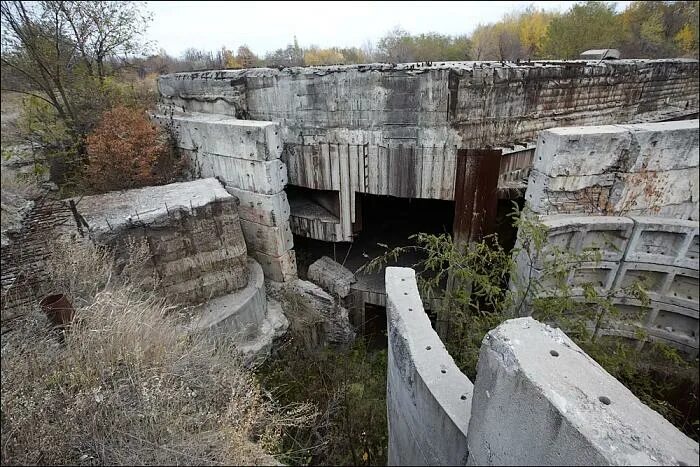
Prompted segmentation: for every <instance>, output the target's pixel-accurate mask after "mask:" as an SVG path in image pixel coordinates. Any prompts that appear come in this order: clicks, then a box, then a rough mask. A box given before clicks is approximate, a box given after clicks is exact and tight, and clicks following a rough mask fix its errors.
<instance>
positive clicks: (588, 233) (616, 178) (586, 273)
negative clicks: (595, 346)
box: [517, 120, 700, 356]
mask: <svg viewBox="0 0 700 467" xmlns="http://www.w3.org/2000/svg"><path fill="white" fill-rule="evenodd" d="M699 129H700V128H699V122H698V120H687V121H679V122H666V123H647V124H637V125H605V126H591V127H567V128H554V129H551V130H546V131H543V132H541V133H540V135H539V137H538V144H537V149H536V151H535V158H534V166H533V169H532V172H531V175H530V179H529V182H528V188H527V192H526V194H525V198H526V200H527V202H528V205H529V207H530V208H531V209H532V211H533V212H534V213H535V214H536V215H538V216H539V219H540V220H541V221H542V222H543V223H544V225H545V226H546V228H547V229H548V241H547V246H548V247H551V246H554V245H556V246H558V247H560V248H563V249H565V250H569V251H571V252H573V253H580V252H581V251H583V250H584V249H589V248H595V249H598V250H599V251H600V252H601V253H602V258H601V261H600V262H598V263H595V264H594V263H590V264H583V265H580V266H579V267H576V268H573V267H572V270H571V272H570V274H569V277H568V283H569V284H570V285H572V286H573V287H574V293H575V294H578V295H579V296H583V290H582V286H583V285H585V284H593V285H595V286H596V288H597V289H598V291H599V293H601V294H608V293H609V292H610V291H611V290H619V289H622V288H625V287H627V286H629V285H631V284H633V283H634V282H635V281H637V280H640V279H644V280H645V288H646V289H647V290H648V295H649V298H650V300H651V303H650V305H649V306H643V305H642V303H641V302H640V301H639V300H636V299H635V298H633V297H631V296H626V295H625V294H624V293H619V292H618V293H616V295H615V296H614V298H613V301H614V302H615V303H616V305H617V309H618V310H619V311H620V312H621V314H620V319H619V320H614V321H612V322H610V323H608V324H607V325H606V326H604V328H603V329H602V332H603V333H604V334H612V335H619V336H623V337H626V338H629V339H637V333H636V332H635V331H637V330H639V329H643V330H645V331H646V332H647V333H648V335H649V337H650V338H651V339H652V340H662V341H664V342H666V343H668V344H671V345H673V346H675V347H677V348H679V349H681V350H683V351H685V352H686V353H688V354H690V355H691V356H694V355H697V353H698V334H699V329H698V322H699V320H698V310H699V309H700V303H699V297H698V286H699V285H700V284H699V281H698V269H699V268H700V263H699V262H698V257H699V256H700V252H699V251H698V249H699V247H698V222H697V221H698V206H699V205H700V181H699V178H698V177H699V174H700V172H699V170H700V169H699V164H700V137H699V136H698V135H699V131H698V130H699ZM543 254H544V255H545V256H546V255H547V249H545V251H544V252H543ZM525 256H526V255H521V257H520V258H518V259H517V261H518V269H519V273H518V276H519V277H520V278H523V277H525V276H526V274H527V271H529V268H530V265H529V263H528V260H527V258H526V257H525ZM543 259H544V258H540V259H539V260H538V261H537V263H536V264H534V265H533V266H534V268H535V274H538V275H541V270H542V268H543ZM520 280H522V279H520ZM546 285H547V284H545V289H546V288H547V287H546ZM551 289H552V290H554V285H553V284H552V287H551ZM545 293H546V292H545ZM524 311H525V312H526V313H527V312H529V310H524Z"/></svg>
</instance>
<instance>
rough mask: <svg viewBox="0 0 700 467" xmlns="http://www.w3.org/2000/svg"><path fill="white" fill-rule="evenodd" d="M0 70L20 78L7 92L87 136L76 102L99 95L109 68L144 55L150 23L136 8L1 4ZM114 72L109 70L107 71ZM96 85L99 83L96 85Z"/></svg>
mask: <svg viewBox="0 0 700 467" xmlns="http://www.w3.org/2000/svg"><path fill="white" fill-rule="evenodd" d="M0 12H1V17H2V57H1V59H2V65H3V67H8V68H11V69H12V70H14V71H15V72H17V73H18V74H19V75H21V76H22V77H23V78H24V81H25V84H24V85H23V86H17V87H14V86H7V85H6V84H7V83H5V82H3V89H4V90H11V91H16V92H22V93H25V94H30V95H33V96H34V97H35V98H37V99H41V100H43V101H45V102H46V103H48V104H49V105H50V106H51V107H53V109H54V110H55V111H56V113H57V115H58V116H59V118H60V119H61V120H63V121H64V123H65V124H66V125H67V126H68V127H69V128H70V129H71V130H72V131H74V132H75V133H77V134H81V135H82V134H85V132H86V131H88V130H89V128H90V126H91V125H90V124H89V123H88V122H85V121H83V120H82V117H83V116H85V112H82V113H81V112H80V110H79V108H78V107H79V106H80V103H79V102H78V100H79V96H80V95H81V94H85V88H86V87H89V88H90V90H89V92H88V94H94V93H95V92H99V90H100V89H99V85H100V84H103V83H104V80H105V78H106V77H107V76H108V75H109V74H110V73H111V72H112V71H113V70H112V69H110V67H109V66H108V65H109V64H110V63H111V64H114V63H117V62H118V59H119V58H120V57H121V58H124V57H125V56H126V55H129V54H135V53H137V52H139V51H141V50H143V49H144V46H145V41H144V40H143V32H144V30H145V28H146V26H147V25H148V23H149V21H150V20H151V18H150V16H149V15H147V14H144V13H143V12H142V11H141V9H140V5H138V4H136V3H134V2H116V1H115V2H109V1H92V2H74V1H43V2H22V1H3V2H2V4H1V6H0ZM111 68H113V67H111ZM93 80H97V81H98V83H94V82H93Z"/></svg>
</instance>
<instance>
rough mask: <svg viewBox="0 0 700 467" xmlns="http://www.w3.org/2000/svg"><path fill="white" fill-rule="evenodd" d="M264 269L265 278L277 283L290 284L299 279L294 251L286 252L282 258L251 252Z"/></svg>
mask: <svg viewBox="0 0 700 467" xmlns="http://www.w3.org/2000/svg"><path fill="white" fill-rule="evenodd" d="M248 254H249V255H250V256H252V257H253V258H255V259H256V261H257V262H258V263H260V266H261V267H262V268H263V271H264V273H265V277H267V278H268V279H270V280H273V281H276V282H288V281H290V280H294V279H296V278H297V260H296V255H295V254H294V250H289V251H286V252H284V254H282V255H281V256H270V255H266V254H265V253H261V252H259V251H249V252H248Z"/></svg>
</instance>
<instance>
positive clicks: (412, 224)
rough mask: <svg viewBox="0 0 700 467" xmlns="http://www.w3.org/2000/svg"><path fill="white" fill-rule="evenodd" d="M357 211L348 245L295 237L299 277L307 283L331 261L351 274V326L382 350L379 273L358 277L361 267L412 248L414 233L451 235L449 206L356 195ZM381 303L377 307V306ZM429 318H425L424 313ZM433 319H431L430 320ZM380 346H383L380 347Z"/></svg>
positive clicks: (402, 261) (405, 260)
mask: <svg viewBox="0 0 700 467" xmlns="http://www.w3.org/2000/svg"><path fill="white" fill-rule="evenodd" d="M356 196H358V197H359V198H360V199H358V200H357V202H358V204H361V206H362V212H361V213H359V212H358V213H357V215H358V216H360V219H358V220H360V221H361V224H362V230H361V231H360V232H358V234H356V236H355V238H354V241H353V242H352V243H347V242H338V243H331V242H322V241H318V240H312V239H309V238H305V237H300V236H296V235H295V237H294V249H295V250H296V252H297V267H298V270H299V275H300V277H302V278H305V277H306V271H307V270H308V266H309V265H310V264H311V263H313V262H314V261H316V260H317V259H318V258H320V257H321V256H328V257H330V258H333V259H334V260H335V261H337V262H338V263H341V264H343V265H344V266H345V267H346V268H348V269H349V270H351V271H353V272H355V273H356V278H357V282H356V283H355V284H354V285H353V293H352V297H349V300H348V304H347V305H348V308H354V309H350V314H351V316H353V317H354V318H353V321H354V324H355V325H356V326H357V327H358V328H359V329H360V330H361V331H362V333H363V334H364V336H365V337H366V338H367V339H369V343H370V345H371V346H372V347H373V348H383V347H386V309H385V307H384V303H383V301H382V300H380V299H379V297H380V296H384V293H385V292H384V270H381V271H374V272H370V273H364V272H362V273H358V272H357V271H358V269H360V268H361V267H362V266H363V265H365V264H366V263H368V262H369V261H370V260H372V259H373V258H376V257H378V256H381V255H383V254H384V253H385V252H386V251H387V250H388V249H393V248H394V247H398V246H407V245H412V244H414V241H413V240H409V237H410V236H411V235H413V234H417V233H421V232H424V233H431V234H443V233H447V234H451V233H452V224H453V221H454V201H449V200H432V199H410V198H396V197H391V196H378V195H367V194H361V193H357V194H356ZM419 260H420V257H419V256H418V255H417V254H416V253H415V252H408V253H407V254H405V255H402V256H400V257H399V258H398V260H397V261H394V262H390V263H389V266H405V267H410V266H411V265H413V264H414V263H416V262H417V261H419ZM380 302H381V303H380ZM429 316H430V313H429ZM433 318H434V317H433ZM380 342H383V343H382V344H381V345H380Z"/></svg>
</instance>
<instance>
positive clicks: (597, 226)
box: [517, 215, 700, 356]
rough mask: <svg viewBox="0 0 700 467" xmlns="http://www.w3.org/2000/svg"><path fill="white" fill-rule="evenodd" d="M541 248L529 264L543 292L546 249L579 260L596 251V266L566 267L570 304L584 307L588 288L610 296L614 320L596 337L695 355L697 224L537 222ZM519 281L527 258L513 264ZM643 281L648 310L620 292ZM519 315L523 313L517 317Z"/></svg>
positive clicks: (581, 219)
mask: <svg viewBox="0 0 700 467" xmlns="http://www.w3.org/2000/svg"><path fill="white" fill-rule="evenodd" d="M541 220H542V222H543V224H544V225H545V226H546V227H547V230H548V231H547V235H548V241H547V245H548V246H547V247H545V249H544V251H543V252H542V254H541V256H540V258H538V259H537V261H536V262H535V263H534V264H533V266H534V270H533V276H534V277H538V278H540V280H542V281H543V285H544V288H545V290H547V285H548V283H549V285H551V290H555V288H556V286H555V284H554V282H553V281H554V279H553V278H544V277H543V273H542V269H543V267H544V265H545V264H546V262H547V261H551V259H549V256H548V251H552V250H551V247H552V246H556V247H557V248H561V249H564V250H565V251H569V252H571V253H573V254H579V253H581V252H582V251H584V250H585V249H589V248H595V249H598V250H599V251H600V252H601V261H599V262H590V263H583V264H581V265H577V267H575V268H574V267H572V269H571V271H570V273H569V277H568V279H567V280H568V283H569V285H571V286H572V287H573V289H572V291H573V294H574V296H579V297H581V298H582V299H583V286H584V285H585V284H592V285H594V286H595V288H596V290H597V291H598V293H599V294H601V295H606V294H608V293H609V292H610V291H611V290H617V291H619V292H618V293H616V294H615V296H614V298H613V301H614V303H615V304H616V306H617V308H618V310H619V311H620V312H621V313H620V316H619V319H615V320H613V321H611V322H609V323H607V324H606V325H604V327H603V329H602V333H603V334H612V335H620V336H624V337H628V338H631V339H636V338H637V337H636V336H637V333H636V332H635V331H637V330H639V329H643V330H645V331H646V332H647V333H648V335H649V337H650V338H651V339H653V340H661V341H664V342H666V343H668V344H671V345H673V346H675V347H677V348H679V349H681V350H683V351H685V352H686V353H688V354H690V355H691V356H694V355H697V352H698V334H699V330H698V325H699V316H698V310H699V309H700V303H699V301H700V298H699V292H698V288H699V286H700V283H699V281H698V276H699V273H698V269H700V262H699V260H698V257H699V256H700V252H699V251H698V249H699V246H698V243H699V240H698V238H699V237H698V223H697V222H695V221H688V220H681V219H669V218H659V217H615V216H574V215H558V216H544V217H543V218H542V219H541ZM517 261H518V271H519V276H520V277H521V278H524V277H526V275H527V274H528V272H529V269H530V263H529V260H528V258H527V255H525V254H521V255H520V256H519V257H518V258H517ZM638 280H644V281H645V282H644V284H645V288H646V289H647V294H648V297H649V299H650V303H649V304H648V305H647V306H645V305H644V304H642V302H641V301H640V300H638V299H636V298H634V297H632V296H630V295H626V294H625V293H624V291H623V290H622V289H624V288H626V287H628V286H630V285H631V284H632V283H634V282H635V281H638ZM524 311H525V312H526V313H527V312H529V310H524Z"/></svg>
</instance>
